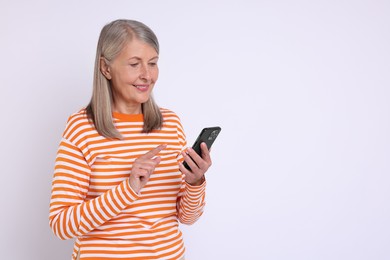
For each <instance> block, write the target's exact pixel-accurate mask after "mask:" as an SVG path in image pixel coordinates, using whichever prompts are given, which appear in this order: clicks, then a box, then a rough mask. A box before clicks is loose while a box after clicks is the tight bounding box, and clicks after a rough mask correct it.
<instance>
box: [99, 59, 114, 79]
mask: <svg viewBox="0 0 390 260" xmlns="http://www.w3.org/2000/svg"><path fill="white" fill-rule="evenodd" d="M100 71H101V73H102V74H103V75H104V77H106V79H108V80H110V79H111V78H112V77H111V71H110V66H109V65H108V62H107V60H106V59H105V58H103V57H100Z"/></svg>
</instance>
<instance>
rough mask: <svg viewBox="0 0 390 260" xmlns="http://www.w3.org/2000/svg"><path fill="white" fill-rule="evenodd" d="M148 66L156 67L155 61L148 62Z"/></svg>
mask: <svg viewBox="0 0 390 260" xmlns="http://www.w3.org/2000/svg"><path fill="white" fill-rule="evenodd" d="M149 66H151V67H156V66H157V62H149Z"/></svg>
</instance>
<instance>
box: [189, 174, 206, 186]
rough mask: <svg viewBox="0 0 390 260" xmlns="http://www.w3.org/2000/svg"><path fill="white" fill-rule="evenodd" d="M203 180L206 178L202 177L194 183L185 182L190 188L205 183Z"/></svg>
mask: <svg viewBox="0 0 390 260" xmlns="http://www.w3.org/2000/svg"><path fill="white" fill-rule="evenodd" d="M205 180H206V178H205V177H204V175H203V176H202V178H200V179H199V180H198V181H195V182H193V183H189V182H187V183H188V184H189V185H191V186H200V185H202V184H203V183H204V182H205Z"/></svg>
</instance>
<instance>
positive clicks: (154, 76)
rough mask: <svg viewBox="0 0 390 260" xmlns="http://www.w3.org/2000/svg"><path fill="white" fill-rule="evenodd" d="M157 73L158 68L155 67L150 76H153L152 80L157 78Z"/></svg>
mask: <svg viewBox="0 0 390 260" xmlns="http://www.w3.org/2000/svg"><path fill="white" fill-rule="evenodd" d="M158 74H159V70H158V68H156V69H155V70H153V74H152V77H153V80H154V81H157V79H158Z"/></svg>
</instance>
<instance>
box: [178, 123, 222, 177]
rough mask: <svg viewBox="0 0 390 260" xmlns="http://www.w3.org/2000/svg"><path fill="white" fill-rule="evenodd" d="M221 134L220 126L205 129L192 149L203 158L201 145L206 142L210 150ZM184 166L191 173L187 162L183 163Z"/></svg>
mask: <svg viewBox="0 0 390 260" xmlns="http://www.w3.org/2000/svg"><path fill="white" fill-rule="evenodd" d="M220 132H221V127H219V126H214V127H206V128H203V130H202V131H201V132H200V134H199V135H198V138H197V139H196V141H195V143H194V145H193V146H192V149H194V151H195V152H196V153H197V154H199V155H200V156H202V152H201V149H200V144H201V143H203V142H204V143H206V145H207V149H210V148H211V146H212V145H213V143H214V141H215V139H217V137H218V135H219V133H220ZM183 165H184V167H186V168H187V169H188V170H190V171H191V168H190V166H188V164H187V163H186V162H185V161H184V162H183Z"/></svg>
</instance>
